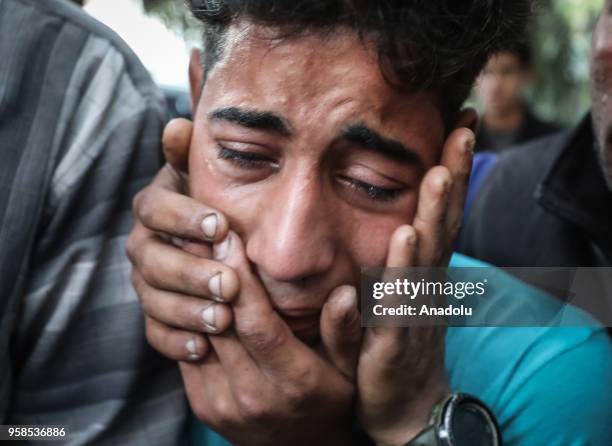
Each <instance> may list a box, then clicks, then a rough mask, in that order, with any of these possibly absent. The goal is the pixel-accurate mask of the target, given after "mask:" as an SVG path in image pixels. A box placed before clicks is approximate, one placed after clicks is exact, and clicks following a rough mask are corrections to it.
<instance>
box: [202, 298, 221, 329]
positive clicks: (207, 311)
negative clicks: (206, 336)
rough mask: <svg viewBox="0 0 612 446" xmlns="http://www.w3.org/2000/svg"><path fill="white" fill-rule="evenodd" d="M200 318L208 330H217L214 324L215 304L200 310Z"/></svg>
mask: <svg viewBox="0 0 612 446" xmlns="http://www.w3.org/2000/svg"><path fill="white" fill-rule="evenodd" d="M202 320H203V321H204V325H205V326H206V328H207V329H208V331H212V332H215V331H217V327H216V326H215V304H210V305H209V306H207V307H206V308H204V310H202Z"/></svg>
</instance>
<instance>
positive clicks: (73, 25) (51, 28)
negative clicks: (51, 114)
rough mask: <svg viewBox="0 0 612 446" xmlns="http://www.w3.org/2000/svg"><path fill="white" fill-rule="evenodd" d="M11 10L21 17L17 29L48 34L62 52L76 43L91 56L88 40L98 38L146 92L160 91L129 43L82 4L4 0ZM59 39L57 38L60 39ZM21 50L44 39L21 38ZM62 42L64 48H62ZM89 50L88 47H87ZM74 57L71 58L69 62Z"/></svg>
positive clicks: (83, 54)
mask: <svg viewBox="0 0 612 446" xmlns="http://www.w3.org/2000/svg"><path fill="white" fill-rule="evenodd" d="M1 6H3V8H4V9H5V10H6V13H5V14H6V15H8V14H9V13H10V15H11V16H12V18H14V19H17V20H14V21H13V22H12V25H11V23H8V25H9V26H12V27H14V28H15V31H17V32H19V30H18V29H17V28H18V27H20V28H26V29H27V31H28V33H29V34H30V35H34V36H39V37H44V38H46V39H51V40H54V41H55V42H54V43H55V47H54V48H52V51H53V52H62V50H63V48H65V47H67V46H68V45H71V46H74V45H76V46H77V47H78V48H80V49H81V51H80V54H79V56H80V57H85V58H86V57H87V56H88V55H89V53H90V50H91V47H89V48H86V47H85V45H86V44H87V43H90V44H93V43H94V42H97V44H98V46H100V45H103V46H105V47H106V51H107V52H109V51H112V52H114V53H116V55H117V56H118V57H119V58H120V59H121V60H122V62H123V63H124V64H125V66H124V70H125V71H126V72H127V73H129V75H130V77H131V78H132V79H133V82H134V85H135V86H136V87H137V88H138V90H139V91H140V92H141V93H142V94H143V95H145V96H147V95H157V89H156V88H155V86H154V85H153V82H152V80H151V77H150V75H149V73H148V72H147V70H146V69H145V68H144V67H143V66H142V64H141V62H140V61H139V59H138V57H137V56H136V55H135V54H134V52H133V51H132V50H131V49H130V48H129V46H128V45H127V44H126V43H125V42H124V41H123V40H122V39H121V38H120V37H119V36H118V35H117V34H116V33H115V32H114V31H112V30H111V29H110V28H108V27H107V26H105V25H104V24H102V23H100V22H99V21H97V20H96V19H94V18H93V17H91V16H90V15H88V14H87V13H85V12H84V11H82V9H81V8H79V7H77V6H75V5H73V4H72V3H71V2H69V1H66V0H45V1H40V0H4V4H3V5H1ZM56 39H57V40H56ZM17 42H19V45H14V46H15V47H17V48H19V51H20V52H27V51H28V46H37V45H40V40H39V39H36V38H32V39H19V40H17ZM60 46H61V47H62V48H60ZM86 49H87V50H89V51H85V50H86ZM71 62H73V61H71V60H67V61H66V63H71Z"/></svg>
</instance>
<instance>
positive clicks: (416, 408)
mask: <svg viewBox="0 0 612 446" xmlns="http://www.w3.org/2000/svg"><path fill="white" fill-rule="evenodd" d="M449 392H450V391H449V388H448V386H447V384H446V381H444V382H443V383H441V384H439V385H437V386H435V387H434V388H430V390H429V391H428V392H423V393H422V394H421V395H419V398H418V399H415V400H414V401H413V402H412V404H410V406H409V407H408V408H407V410H405V411H404V412H403V413H402V414H401V415H399V416H397V417H394V422H393V423H389V424H387V425H386V426H385V427H384V428H382V429H377V430H375V431H372V432H369V435H370V437H371V438H372V440H373V441H374V442H375V443H376V445H377V446H403V445H405V444H406V443H407V442H408V441H410V440H411V439H413V438H414V437H416V436H417V435H418V434H419V433H420V432H421V431H422V430H423V429H425V428H426V427H427V426H428V425H429V422H430V416H431V412H432V409H433V408H434V407H435V406H436V404H438V403H440V401H442V400H443V399H444V398H446V397H447V396H448V394H449Z"/></svg>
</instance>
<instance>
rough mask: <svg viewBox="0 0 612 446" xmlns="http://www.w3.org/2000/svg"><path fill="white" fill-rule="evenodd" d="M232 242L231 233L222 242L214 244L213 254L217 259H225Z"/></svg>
mask: <svg viewBox="0 0 612 446" xmlns="http://www.w3.org/2000/svg"><path fill="white" fill-rule="evenodd" d="M230 243H231V240H230V235H229V234H228V235H227V237H225V239H224V240H223V241H222V242H221V243H215V245H214V246H213V256H214V258H215V259H216V260H223V259H225V258H226V257H227V254H228V252H229V248H230Z"/></svg>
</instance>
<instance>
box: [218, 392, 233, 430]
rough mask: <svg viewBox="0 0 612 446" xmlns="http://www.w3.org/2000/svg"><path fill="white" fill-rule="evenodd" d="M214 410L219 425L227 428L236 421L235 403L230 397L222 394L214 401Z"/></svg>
mask: <svg viewBox="0 0 612 446" xmlns="http://www.w3.org/2000/svg"><path fill="white" fill-rule="evenodd" d="M212 412H213V413H214V418H215V420H216V424H217V425H218V427H220V428H222V429H227V428H229V427H231V426H232V425H233V424H234V423H235V419H236V414H235V413H234V405H233V404H232V402H231V401H230V399H229V398H228V397H225V396H222V397H219V398H216V399H215V401H214V403H213V408H212Z"/></svg>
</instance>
